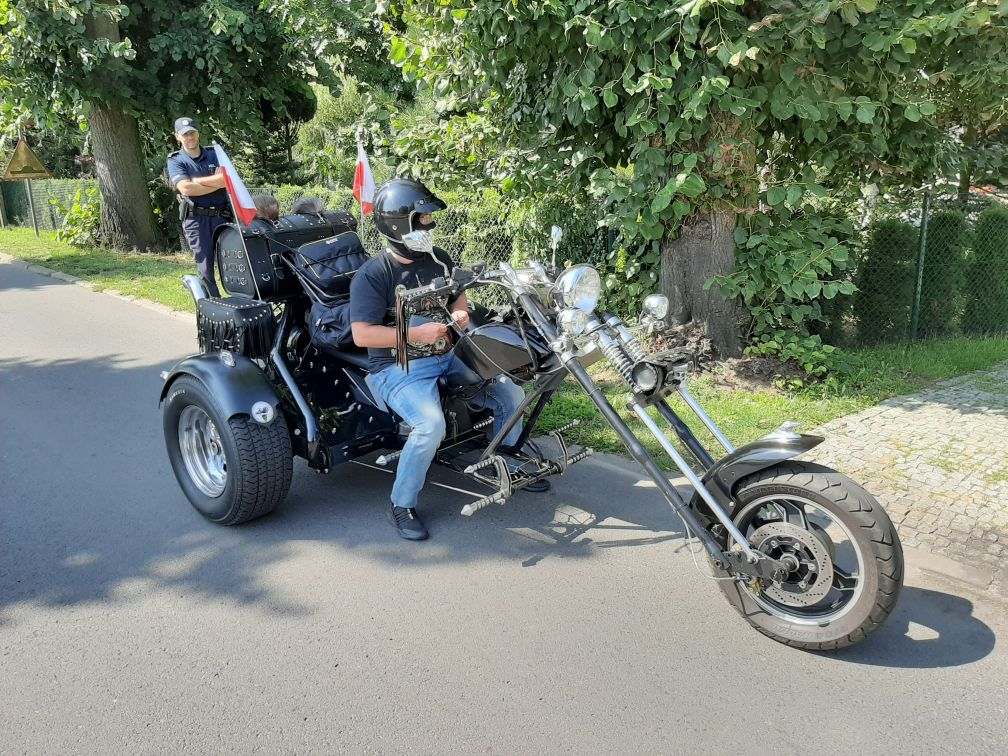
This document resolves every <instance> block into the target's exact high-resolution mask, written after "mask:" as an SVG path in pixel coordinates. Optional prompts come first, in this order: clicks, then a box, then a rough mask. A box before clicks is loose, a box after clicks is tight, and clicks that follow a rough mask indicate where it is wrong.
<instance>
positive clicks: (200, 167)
mask: <svg viewBox="0 0 1008 756" xmlns="http://www.w3.org/2000/svg"><path fill="white" fill-rule="evenodd" d="M216 172H217V152H216V151H215V150H214V149H212V148H209V147H201V148H200V154H199V155H197V156H196V157H189V154H188V153H187V152H186V151H185V150H177V151H176V152H173V153H172V154H171V155H169V156H168V182H169V183H170V184H171V187H172V189H175V188H176V187H177V186H178V182H179V181H182V180H183V179H194V178H202V177H203V176H212V175H213V174H215V173H216ZM190 199H191V200H192V201H193V203H194V204H195V205H196V206H197V207H227V205H228V201H227V192H225V191H224V190H223V189H218V190H217V191H215V192H210V194H202V195H200V196H198V197H190Z"/></svg>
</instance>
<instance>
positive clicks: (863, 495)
mask: <svg viewBox="0 0 1008 756" xmlns="http://www.w3.org/2000/svg"><path fill="white" fill-rule="evenodd" d="M732 519H733V520H734V522H735V524H736V525H737V526H738V528H739V530H740V531H741V532H742V534H743V535H744V536H745V537H746V538H747V539H748V540H749V543H750V544H752V546H753V547H754V548H756V549H758V550H760V551H762V552H763V553H765V554H767V555H769V556H771V557H773V558H775V559H778V560H780V561H781V562H783V563H784V564H785V565H786V566H787V568H788V575H787V577H786V578H785V579H784V580H783V581H781V582H780V583H774V584H759V583H756V582H741V581H735V580H721V581H719V585H720V587H721V590H722V591H723V592H724V594H725V596H726V597H727V598H728V601H729V602H730V603H731V604H732V606H734V607H735V608H736V609H737V610H738V611H739V613H741V614H742V616H743V617H745V619H746V620H747V621H748V622H749V623H750V624H751V625H753V627H755V628H756V629H757V630H759V631H760V632H761V633H763V634H764V635H767V636H769V637H771V638H773V639H774V640H776V641H779V642H781V643H786V644H788V645H791V646H796V647H799V648H804V649H809V650H817V651H825V650H835V649H840V648H844V647H845V646H849V645H851V644H854V643H857V642H858V641H860V640H862V639H863V638H864V637H865V636H866V635H868V633H870V632H872V631H873V630H874V629H875V628H877V627H879V626H880V625H881V624H882V623H883V622H884V621H885V619H886V617H888V616H889V613H890V612H891V611H892V609H893V607H894V606H895V605H896V598H897V597H898V596H899V591H900V588H901V587H902V585H903V549H902V546H901V545H900V541H899V536H898V535H897V534H896V529H895V528H894V527H893V524H892V522H891V521H890V519H889V516H888V515H887V514H886V513H885V510H883V509H882V506H881V505H880V504H879V502H878V501H877V500H876V499H875V497H873V496H872V495H871V494H869V493H868V492H867V491H865V490H864V489H863V488H861V486H859V485H857V484H856V483H854V481H852V480H850V479H849V478H847V477H846V476H844V475H841V474H840V473H838V472H836V471H835V470H830V469H829V468H826V467H822V466H820V465H816V464H812V463H808V462H788V463H784V464H781V465H778V466H776V467H773V468H769V469H767V470H763V471H761V472H758V473H755V474H754V475H752V476H750V477H748V478H746V479H745V480H743V481H742V482H741V483H740V485H739V488H738V489H737V491H736V495H735V508H734V511H733V512H732ZM719 577H725V575H724V573H720V574H719Z"/></svg>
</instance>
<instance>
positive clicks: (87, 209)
mask: <svg viewBox="0 0 1008 756" xmlns="http://www.w3.org/2000/svg"><path fill="white" fill-rule="evenodd" d="M49 204H50V205H52V206H53V207H54V208H55V209H56V210H57V212H59V214H60V215H61V216H62V217H63V225H62V226H60V228H58V229H57V230H56V238H57V239H59V240H60V241H65V242H69V243H70V244H73V245H74V246H75V247H86V246H88V245H91V244H94V243H95V242H96V241H97V238H98V223H99V221H100V220H101V201H100V199H99V196H98V186H97V185H96V184H94V183H90V184H85V185H83V186H80V187H79V188H78V189H77V191H76V192H74V195H73V199H72V200H70V201H69V202H68V203H64V202H62V201H61V200H60V199H59V198H58V197H50V198H49Z"/></svg>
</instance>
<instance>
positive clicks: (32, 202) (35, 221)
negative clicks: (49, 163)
mask: <svg viewBox="0 0 1008 756" xmlns="http://www.w3.org/2000/svg"><path fill="white" fill-rule="evenodd" d="M25 191H26V192H27V193H28V207H29V208H30V209H31V218H32V226H33V227H34V228H35V236H38V235H39V232H38V218H36V217H35V199H34V198H33V197H32V190H31V179H25Z"/></svg>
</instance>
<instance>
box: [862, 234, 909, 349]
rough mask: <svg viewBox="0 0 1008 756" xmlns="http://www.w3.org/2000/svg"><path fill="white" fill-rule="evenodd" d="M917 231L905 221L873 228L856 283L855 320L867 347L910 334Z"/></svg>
mask: <svg viewBox="0 0 1008 756" xmlns="http://www.w3.org/2000/svg"><path fill="white" fill-rule="evenodd" d="M917 241H918V231H917V229H916V228H914V226H912V225H911V224H909V223H906V222H905V221H901V220H895V219H889V220H883V221H880V222H878V223H876V224H875V225H874V227H873V228H872V230H871V234H870V237H869V239H868V244H867V245H866V246H865V248H864V252H863V254H862V256H861V259H860V261H859V265H858V273H857V277H856V279H855V283H856V284H857V288H858V293H857V295H856V296H855V297H854V317H855V319H856V320H857V334H858V339H859V340H860V341H862V342H864V343H871V342H879V341H893V340H899V339H902V338H906V337H907V336H908V335H909V333H910V309H911V306H912V304H913V292H914V283H915V282H914V272H915V265H914V263H915V261H916V256H917Z"/></svg>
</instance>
